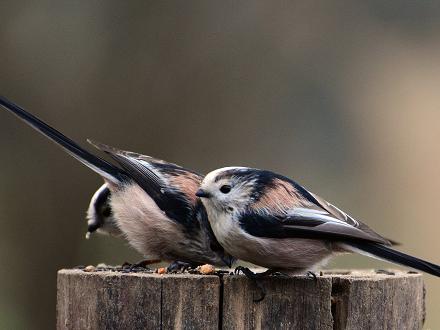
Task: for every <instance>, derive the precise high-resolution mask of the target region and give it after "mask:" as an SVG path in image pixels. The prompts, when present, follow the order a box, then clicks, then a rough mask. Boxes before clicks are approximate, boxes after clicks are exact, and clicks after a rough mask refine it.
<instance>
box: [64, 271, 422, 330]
mask: <svg viewBox="0 0 440 330" xmlns="http://www.w3.org/2000/svg"><path fill="white" fill-rule="evenodd" d="M259 283H260V285H261V286H262V287H264V290H265V292H266V297H265V298H264V299H263V300H262V301H261V302H255V301H254V299H255V298H256V297H258V296H259V295H260V292H261V291H260V289H259V288H258V287H257V286H256V285H255V283H253V282H252V281H249V280H248V279H247V278H245V277H244V276H242V275H240V276H236V275H225V276H222V277H218V276H215V275H210V276H202V275H193V274H184V275H173V274H171V275H157V274H148V273H136V274H122V273H118V272H91V273H87V272H83V271H81V270H61V271H59V272H58V294H57V314H58V316H57V328H58V329H219V328H222V329H268V328H270V329H421V328H422V325H423V321H424V317H425V314H424V313H425V312H424V311H425V306H424V302H425V301H424V298H425V297H424V286H423V280H422V276H421V275H420V274H414V273H407V272H400V271H393V272H392V274H377V273H375V272H373V271H351V272H337V273H335V272H333V273H332V272H326V273H325V274H324V275H322V276H318V277H317V279H316V280H314V279H313V278H311V277H305V276H295V277H291V278H283V277H271V278H266V279H262V280H259Z"/></svg>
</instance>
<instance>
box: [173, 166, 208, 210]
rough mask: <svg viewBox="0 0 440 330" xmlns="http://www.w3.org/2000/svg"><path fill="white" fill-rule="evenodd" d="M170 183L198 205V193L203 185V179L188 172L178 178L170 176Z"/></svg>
mask: <svg viewBox="0 0 440 330" xmlns="http://www.w3.org/2000/svg"><path fill="white" fill-rule="evenodd" d="M168 181H169V183H170V185H171V186H174V187H176V188H177V189H178V190H180V191H181V192H182V193H183V194H185V196H186V198H187V199H188V200H189V201H191V202H192V203H193V204H195V203H196V200H197V196H196V191H197V189H199V186H200V184H201V183H202V178H201V177H200V176H198V175H196V174H194V173H191V172H186V173H185V174H181V175H178V176H171V175H170V176H169V177H168Z"/></svg>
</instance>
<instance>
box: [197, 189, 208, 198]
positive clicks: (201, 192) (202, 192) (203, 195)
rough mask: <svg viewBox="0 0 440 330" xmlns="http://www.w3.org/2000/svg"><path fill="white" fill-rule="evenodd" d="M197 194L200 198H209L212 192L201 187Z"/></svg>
mask: <svg viewBox="0 0 440 330" xmlns="http://www.w3.org/2000/svg"><path fill="white" fill-rule="evenodd" d="M196 196H197V197H200V198H209V197H211V194H210V193H209V192H207V191H205V190H203V189H199V190H197V192H196Z"/></svg>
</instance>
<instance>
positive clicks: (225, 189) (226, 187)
mask: <svg viewBox="0 0 440 330" xmlns="http://www.w3.org/2000/svg"><path fill="white" fill-rule="evenodd" d="M220 191H221V192H222V193H224V194H227V193H228V192H230V191H231V186H230V185H228V184H225V185H223V186H221V187H220Z"/></svg>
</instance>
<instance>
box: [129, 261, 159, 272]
mask: <svg viewBox="0 0 440 330" xmlns="http://www.w3.org/2000/svg"><path fill="white" fill-rule="evenodd" d="M158 262H160V260H157V259H154V260H149V259H144V260H141V261H139V262H136V263H134V264H130V263H127V262H124V264H123V265H122V271H123V272H124V273H137V272H139V271H145V270H151V269H150V268H149V267H147V266H148V265H151V264H156V263H158Z"/></svg>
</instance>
